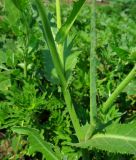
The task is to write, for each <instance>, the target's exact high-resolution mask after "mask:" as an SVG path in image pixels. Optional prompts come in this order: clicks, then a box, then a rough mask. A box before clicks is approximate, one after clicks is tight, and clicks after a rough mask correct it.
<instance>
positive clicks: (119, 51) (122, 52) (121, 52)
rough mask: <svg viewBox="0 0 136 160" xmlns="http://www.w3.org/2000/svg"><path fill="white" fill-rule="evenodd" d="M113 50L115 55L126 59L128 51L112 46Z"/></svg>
mask: <svg viewBox="0 0 136 160" xmlns="http://www.w3.org/2000/svg"><path fill="white" fill-rule="evenodd" d="M113 50H114V51H115V52H116V53H117V55H118V56H119V57H120V58H121V59H122V60H124V61H127V60H128V57H129V55H130V53H129V52H128V51H126V50H124V49H122V48H119V47H114V48H113Z"/></svg>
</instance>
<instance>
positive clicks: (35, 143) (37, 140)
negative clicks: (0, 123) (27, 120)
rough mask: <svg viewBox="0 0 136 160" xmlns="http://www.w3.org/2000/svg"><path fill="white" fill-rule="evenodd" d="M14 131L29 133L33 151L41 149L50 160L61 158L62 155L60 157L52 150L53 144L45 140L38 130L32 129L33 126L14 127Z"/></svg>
mask: <svg viewBox="0 0 136 160" xmlns="http://www.w3.org/2000/svg"><path fill="white" fill-rule="evenodd" d="M13 131H14V132H17V133H19V134H25V135H28V137H29V141H30V144H31V153H33V152H36V151H39V152H42V153H43V155H44V157H45V158H46V159H48V160H52V159H54V160H59V159H60V157H58V156H57V155H56V154H55V152H53V150H52V146H51V144H49V143H47V142H46V141H44V140H43V139H42V138H41V137H40V135H39V133H38V131H37V130H34V129H31V128H25V127H14V128H13Z"/></svg>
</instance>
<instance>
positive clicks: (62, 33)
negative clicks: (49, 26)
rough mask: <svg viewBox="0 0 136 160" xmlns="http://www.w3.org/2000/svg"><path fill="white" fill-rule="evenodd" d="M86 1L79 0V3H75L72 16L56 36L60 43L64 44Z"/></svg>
mask: <svg viewBox="0 0 136 160" xmlns="http://www.w3.org/2000/svg"><path fill="white" fill-rule="evenodd" d="M85 1H86V0H78V1H77V2H74V5H73V10H72V12H71V14H70V16H69V17H68V18H67V20H66V22H65V23H64V25H62V27H61V28H60V30H59V31H58V33H57V35H56V41H57V42H58V43H63V42H64V41H65V39H66V37H67V34H68V32H69V30H70V29H71V27H72V25H73V23H74V21H75V20H76V18H77V16H78V14H79V12H80V10H81V8H82V6H83V4H84V3H85Z"/></svg>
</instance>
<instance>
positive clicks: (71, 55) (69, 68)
mask: <svg viewBox="0 0 136 160" xmlns="http://www.w3.org/2000/svg"><path fill="white" fill-rule="evenodd" d="M74 40H75V37H74V38H72V39H71V38H70V39H68V38H67V40H66V41H65V45H64V61H65V66H64V67H65V77H66V80H67V86H68V85H69V84H70V82H71V80H72V77H73V76H72V72H73V70H74V68H75V66H76V64H77V61H78V56H79V54H80V52H79V51H72V47H73V41H74Z"/></svg>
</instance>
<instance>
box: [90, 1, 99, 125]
mask: <svg viewBox="0 0 136 160" xmlns="http://www.w3.org/2000/svg"><path fill="white" fill-rule="evenodd" d="M96 116H97V110H96V0H92V16H91V50H90V123H91V125H92V126H95V121H96Z"/></svg>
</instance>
